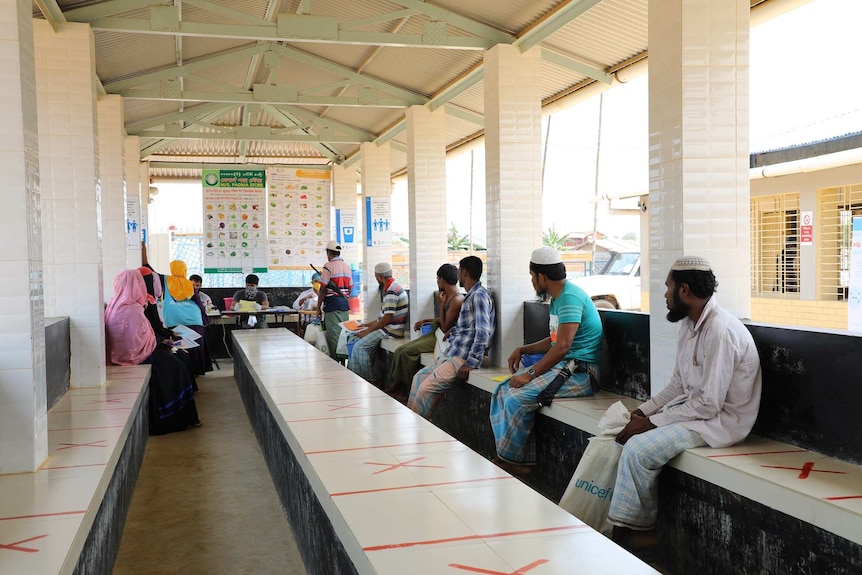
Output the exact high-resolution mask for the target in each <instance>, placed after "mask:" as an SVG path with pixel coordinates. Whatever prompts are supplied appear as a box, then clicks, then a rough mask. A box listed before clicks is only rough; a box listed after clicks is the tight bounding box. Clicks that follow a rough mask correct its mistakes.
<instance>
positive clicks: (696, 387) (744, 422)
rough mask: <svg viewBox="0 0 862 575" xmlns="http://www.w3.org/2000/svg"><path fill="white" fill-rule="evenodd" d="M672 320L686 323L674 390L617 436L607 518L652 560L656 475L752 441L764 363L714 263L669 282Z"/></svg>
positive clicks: (689, 262)
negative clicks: (696, 456) (720, 294)
mask: <svg viewBox="0 0 862 575" xmlns="http://www.w3.org/2000/svg"><path fill="white" fill-rule="evenodd" d="M665 285H666V286H667V290H666V291H665V294H664V298H665V302H666V303H667V309H668V313H667V319H668V321H671V322H680V328H679V339H678V341H677V354H676V365H675V366H674V370H673V375H672V376H671V379H670V383H668V385H667V387H665V388H664V389H663V390H662V391H661V392H659V394H658V395H656V396H655V397H653V398H652V399H650V400H649V401H647V402H646V403H644V404H643V405H641V406H640V407H639V408H637V409H635V410H634V411H632V414H631V421H630V422H629V424H628V425H627V426H626V427H625V428H624V429H623V430H622V431H621V432H620V433H619V435H617V443H621V444H623V446H624V447H623V451H622V455H621V456H620V462H619V467H618V468H617V481H616V485H615V486H614V493H613V496H612V498H611V508H610V512H609V514H608V518H609V519H610V521H611V523H613V524H614V531H613V538H614V541H616V542H617V543H619V544H620V545H622V546H623V547H625V548H627V549H628V550H629V551H632V552H633V553H635V554H638V555H640V556H642V557H643V558H645V559H649V557H648V555H649V554H650V552H651V550H653V549H655V546H656V544H657V543H658V538H657V535H656V532H655V522H656V515H657V513H658V502H657V500H656V495H657V491H658V474H659V472H660V471H661V469H662V467H664V466H665V464H666V463H667V462H668V461H670V460H671V459H673V458H674V457H676V456H677V455H679V454H680V453H682V452H683V451H685V450H686V449H690V448H693V447H702V446H704V445H709V446H710V447H727V446H730V445H734V444H735V443H739V442H740V441H742V440H743V439H745V438H746V436H748V434H749V432H750V431H751V428H752V427H754V422H755V420H756V419H757V412H758V410H759V408H760V389H761V376H760V356H759V355H758V353H757V348H756V347H755V345H754V339H753V338H752V337H751V334H750V333H749V331H748V329H746V327H745V326H744V325H743V324H742V322H741V321H739V320H738V319H737V318H736V317H734V316H733V315H732V314H731V313H730V312H728V311H726V310H724V309H722V308H721V307H719V305H718V302H717V301H716V298H715V296H714V295H713V294H714V293H715V291H716V288H717V287H718V282H717V281H716V279H715V275H714V274H713V273H712V269H711V268H710V265H709V262H708V261H706V260H705V259H704V258H701V257H697V256H685V257H682V258H680V259H678V260H676V262H674V264H673V265H672V266H671V268H670V272H669V273H668V275H667V279H666V280H665Z"/></svg>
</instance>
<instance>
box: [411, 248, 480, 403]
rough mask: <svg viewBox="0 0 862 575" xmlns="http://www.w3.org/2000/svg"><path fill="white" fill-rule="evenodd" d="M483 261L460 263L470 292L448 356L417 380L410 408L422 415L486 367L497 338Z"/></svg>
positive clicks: (469, 259) (461, 277)
mask: <svg viewBox="0 0 862 575" xmlns="http://www.w3.org/2000/svg"><path fill="white" fill-rule="evenodd" d="M481 277H482V260H480V259H479V258H477V257H476V256H468V257H466V258H464V259H462V260H461V261H460V262H459V267H458V282H459V283H460V285H461V287H463V288H464V289H466V290H467V296H466V297H465V298H464V303H462V304H461V313H460V315H459V316H458V323H456V324H455V327H454V328H452V333H450V334H449V338H448V343H449V346H448V347H447V348H446V351H445V353H443V354H442V355H441V356H439V357H438V358H437V359H436V360H435V361H434V363H433V364H432V365H431V366H429V367H426V368H424V369H421V370H419V372H418V373H417V374H416V375H415V376H414V377H413V385H412V386H411V388H410V399H408V401H407V407H409V408H410V409H412V410H413V411H415V412H416V413H418V414H420V415H422V416H423V417H426V418H429V417H431V413H432V412H433V411H434V408H436V407H437V404H438V403H439V402H440V399H442V397H443V394H444V393H446V390H448V389H449V388H450V387H452V384H454V383H455V381H456V380H461V381H467V378H468V377H469V376H470V371H471V370H473V369H476V368H477V367H479V366H480V365H482V359H483V358H484V357H485V350H487V349H488V346H489V345H491V337H493V335H494V326H495V315H494V302H493V300H492V299H491V295H490V294H489V293H488V290H486V289H485V286H483V285H482V282H480V281H479V278H481Z"/></svg>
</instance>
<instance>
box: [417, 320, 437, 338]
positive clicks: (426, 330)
mask: <svg viewBox="0 0 862 575" xmlns="http://www.w3.org/2000/svg"><path fill="white" fill-rule="evenodd" d="M433 328H434V324H433V323H423V324H422V326H421V327H420V328H419V330H420V333H421V334H422V335H428V334H429V333H431V330H432V329H433Z"/></svg>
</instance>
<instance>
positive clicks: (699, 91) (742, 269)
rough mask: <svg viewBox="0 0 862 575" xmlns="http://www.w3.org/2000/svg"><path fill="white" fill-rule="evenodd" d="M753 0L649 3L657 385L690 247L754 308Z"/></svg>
mask: <svg viewBox="0 0 862 575" xmlns="http://www.w3.org/2000/svg"><path fill="white" fill-rule="evenodd" d="M749 13H750V3H749V2H748V0H733V1H728V2H706V3H704V2H702V1H701V0H676V1H675V2H665V1H664V0H651V1H650V3H649V47H650V58H649V59H650V73H649V149H650V202H649V212H648V213H649V222H650V235H649V244H650V245H649V253H650V258H649V265H650V315H651V317H650V342H651V343H650V365H651V368H650V372H651V386H652V393H653V394H655V393H657V392H658V391H659V390H661V389H662V388H663V387H664V386H665V385H666V384H667V382H668V380H669V379H670V375H671V372H672V369H673V365H674V359H675V357H676V334H677V333H678V331H677V330H678V326H675V325H672V324H670V323H669V322H668V321H666V319H665V314H666V313H667V309H666V305H665V301H664V292H665V286H664V282H665V279H666V278H667V273H668V270H669V269H670V266H671V264H672V263H673V261H674V260H675V259H676V258H678V257H679V256H682V255H684V254H685V255H700V256H703V257H706V258H707V259H708V260H709V261H710V262H711V263H712V267H713V271H714V272H715V275H716V277H717V279H718V282H719V292H718V301H719V303H720V304H721V305H722V306H723V307H725V308H726V309H728V310H729V311H731V312H732V313H733V314H735V315H737V316H739V317H750V315H751V285H750V283H751V282H750V274H751V272H750V267H749V265H750V263H749V261H750V257H751V256H750V246H749V238H750V230H749V210H750V207H749V195H750V194H749V174H748V162H749V159H748V152H749V150H748V74H749V71H748V54H749V50H748V41H749V28H750V22H749Z"/></svg>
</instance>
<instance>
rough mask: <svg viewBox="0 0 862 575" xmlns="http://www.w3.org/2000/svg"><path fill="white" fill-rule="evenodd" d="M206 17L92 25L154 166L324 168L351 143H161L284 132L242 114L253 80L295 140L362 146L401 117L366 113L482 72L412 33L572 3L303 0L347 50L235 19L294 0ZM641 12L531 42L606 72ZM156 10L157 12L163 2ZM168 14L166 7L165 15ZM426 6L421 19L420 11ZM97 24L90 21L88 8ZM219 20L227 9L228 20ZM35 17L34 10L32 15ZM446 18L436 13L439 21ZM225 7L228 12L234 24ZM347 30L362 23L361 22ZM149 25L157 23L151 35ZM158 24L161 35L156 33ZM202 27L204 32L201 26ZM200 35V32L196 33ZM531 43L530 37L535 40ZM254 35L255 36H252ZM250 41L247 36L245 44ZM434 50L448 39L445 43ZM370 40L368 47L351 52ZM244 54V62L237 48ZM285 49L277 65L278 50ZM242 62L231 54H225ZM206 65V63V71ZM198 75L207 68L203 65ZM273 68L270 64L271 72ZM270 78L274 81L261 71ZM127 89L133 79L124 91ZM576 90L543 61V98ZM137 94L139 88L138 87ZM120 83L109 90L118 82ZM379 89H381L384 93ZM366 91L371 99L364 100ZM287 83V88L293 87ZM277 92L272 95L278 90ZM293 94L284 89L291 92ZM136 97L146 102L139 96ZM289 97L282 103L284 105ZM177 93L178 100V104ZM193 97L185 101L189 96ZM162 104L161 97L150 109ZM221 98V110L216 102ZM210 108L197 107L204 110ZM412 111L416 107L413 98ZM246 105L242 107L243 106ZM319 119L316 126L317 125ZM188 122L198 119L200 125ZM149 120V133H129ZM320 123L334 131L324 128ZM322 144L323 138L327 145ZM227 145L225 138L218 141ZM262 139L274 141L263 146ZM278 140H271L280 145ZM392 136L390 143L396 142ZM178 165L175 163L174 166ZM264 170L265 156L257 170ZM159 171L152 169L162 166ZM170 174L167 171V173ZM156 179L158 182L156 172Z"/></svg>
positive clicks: (537, 13) (551, 14)
mask: <svg viewBox="0 0 862 575" xmlns="http://www.w3.org/2000/svg"><path fill="white" fill-rule="evenodd" d="M213 1H214V6H215V7H214V9H210V10H208V9H204V8H201V7H200V6H197V5H195V6H193V5H191V4H185V3H181V4H180V5H181V21H182V23H183V25H190V24H194V25H196V26H203V27H205V28H204V34H205V35H203V36H183V37H182V41H181V42H177V41H176V37H175V36H173V35H164V34H142V33H130V32H129V31H123V30H117V29H115V28H111V26H110V25H106V24H104V23H103V24H101V25H100V27H97V28H96V29H95V32H94V34H95V39H96V73H97V74H98V76H99V78H100V79H101V80H102V82H103V84H104V85H105V87H106V90H107V91H108V92H109V93H113V92H116V91H117V90H120V88H115V87H113V86H112V85H111V84H112V83H116V82H117V81H120V80H123V81H126V82H125V85H123V87H122V90H123V93H124V94H125V95H126V99H125V115H126V117H125V120H126V126H127V129H129V131H130V133H139V134H141V135H142V138H141V145H142V147H143V148H145V149H146V148H148V147H149V146H151V145H152V144H154V143H156V142H160V141H161V140H160V139H159V138H153V137H148V136H147V135H146V134H148V133H149V134H156V135H159V134H161V135H160V138H168V139H167V140H164V142H163V143H162V144H165V145H162V144H159V146H156V147H154V148H151V149H152V150H153V153H152V154H151V155H150V156H149V157H148V158H147V159H149V160H153V161H179V159H182V158H200V161H201V162H206V161H214V162H220V163H225V162H228V161H230V159H231V158H233V161H235V162H238V161H240V159H241V158H240V150H241V149H242V150H244V151H245V159H246V161H252V158H253V157H260V158H285V159H287V158H290V159H292V160H295V159H297V158H301V159H308V158H316V160H317V161H329V158H328V157H327V156H326V155H325V154H324V153H322V152H326V153H328V154H330V155H331V154H332V152H328V151H327V150H334V151H335V153H336V154H337V156H335V157H336V158H339V159H340V157H347V156H350V155H352V154H355V153H357V151H358V150H359V145H358V144H357V143H352V142H348V143H345V142H341V143H339V142H327V144H326V147H325V148H324V147H322V146H315V145H312V144H310V143H308V142H288V141H280V140H275V139H270V140H268V139H261V140H250V141H248V142H247V143H246V144H245V145H243V146H241V145H240V143H239V141H237V140H234V139H218V140H212V139H171V137H173V136H176V134H177V132H176V129H177V127H178V126H177V124H179V127H180V128H184V129H185V131H186V132H189V131H208V130H207V129H206V128H204V127H202V126H200V124H206V123H209V124H217V125H220V126H240V125H242V120H243V117H244V116H248V120H249V121H248V125H249V126H251V127H254V126H259V127H262V128H263V129H264V132H265V131H266V128H268V127H269V128H275V129H281V128H283V127H284V123H286V121H285V120H283V117H282V116H280V115H274V114H273V113H270V110H269V109H267V108H265V107H261V106H256V105H255V106H253V107H252V108H250V109H251V111H252V113H251V114H246V113H245V107H246V105H247V104H255V103H256V101H255V100H254V99H253V97H252V92H251V90H250V89H249V88H250V86H251V85H253V84H271V85H274V88H271V89H270V90H269V91H270V93H269V94H266V88H265V87H260V88H258V90H257V93H258V97H264V98H266V99H267V101H276V100H277V101H280V102H281V104H279V106H278V107H279V108H280V109H282V110H283V111H284V112H286V113H290V114H293V115H294V116H295V117H296V118H297V119H298V120H299V121H301V122H302V123H303V124H305V125H307V126H308V130H307V131H297V132H296V134H298V135H302V136H304V137H306V136H307V135H308V134H309V133H310V134H320V135H321V137H322V138H324V139H326V138H327V137H344V136H345V135H346V134H349V135H347V136H346V137H347V138H348V139H355V138H356V133H357V131H356V130H348V129H346V128H350V127H353V128H356V129H357V130H358V131H359V133H361V134H363V133H364V134H367V136H366V138H367V139H368V140H370V139H373V138H374V137H377V136H379V135H381V134H383V133H384V132H385V131H386V130H388V129H389V128H391V127H392V126H393V125H396V124H397V123H399V122H400V121H402V119H403V118H404V114H405V109H404V108H403V107H401V108H386V107H380V106H377V105H375V104H374V97H375V96H376V97H377V98H378V99H398V98H403V97H408V96H410V97H412V98H415V97H417V96H418V97H421V98H429V97H432V96H435V95H437V94H439V93H440V91H441V90H443V89H444V88H446V87H447V86H449V85H452V84H453V83H455V82H456V81H457V80H458V79H459V78H462V77H463V76H464V75H465V74H467V73H468V72H469V71H470V70H471V69H472V68H473V67H475V66H477V65H481V61H482V56H483V50H482V49H447V48H443V47H438V46H435V47H417V46H409V44H410V42H411V41H413V40H412V39H411V38H415V37H421V36H422V34H423V33H428V34H430V35H433V34H434V32H435V29H436V27H439V25H440V24H439V22H444V23H445V24H444V25H445V32H446V34H448V36H449V38H456V39H462V40H463V39H465V38H475V37H477V34H478V33H479V32H478V31H482V33H483V34H495V35H496V36H497V37H499V36H500V33H504V34H508V35H509V36H510V37H511V36H518V37H520V36H523V35H525V34H526V35H528V36H529V35H532V34H534V33H536V30H539V31H541V30H542V26H543V25H544V24H545V23H546V22H547V21H549V20H554V19H555V18H557V17H561V18H571V17H569V16H560V14H564V13H565V9H566V8H569V7H573V6H574V4H572V2H575V4H576V3H577V0H506V1H505V2H501V1H499V0H471V1H470V2H463V1H461V0H426V1H425V3H424V4H422V5H420V6H419V7H418V8H417V9H416V10H414V11H412V12H409V13H408V12H404V8H403V6H402V5H400V4H397V3H396V2H394V1H390V0H363V1H362V2H345V1H343V0H314V1H313V2H311V3H310V6H311V15H313V16H319V17H331V18H335V19H337V21H338V22H339V23H340V29H341V31H342V33H347V32H351V33H357V34H360V35H361V34H362V33H364V34H366V36H365V37H362V38H360V40H357V41H356V42H359V43H344V42H320V41H300V40H299V39H297V40H296V41H290V42H280V43H270V41H269V40H265V39H263V36H264V35H265V34H267V33H269V32H268V31H267V30H264V29H263V28H262V27H261V28H258V29H255V24H254V22H252V21H251V20H250V19H249V18H241V17H239V16H237V15H235V14H236V13H241V14H245V15H247V16H250V17H254V18H263V17H265V16H266V15H267V13H268V12H269V13H270V18H271V20H272V21H274V19H275V14H274V12H275V10H274V9H273V8H277V10H279V11H280V12H281V13H282V14H296V13H297V10H298V9H299V7H300V4H301V3H300V0H281V1H279V0H213ZM647 3H648V0H602V1H601V2H598V3H597V4H596V5H595V6H594V7H592V8H590V9H589V10H587V11H586V12H584V13H583V14H580V15H579V16H577V17H576V18H574V20H572V21H570V22H568V23H566V22H563V24H564V25H563V26H562V27H561V28H560V29H559V30H556V31H555V32H553V33H552V34H550V35H549V36H548V37H547V38H544V39H543V40H542V43H541V44H540V46H542V47H546V48H549V49H552V50H553V51H554V52H555V53H556V54H559V55H563V56H566V57H569V58H571V59H572V60H573V61H576V62H581V63H587V64H593V65H595V67H596V68H597V69H599V70H607V69H608V68H610V67H612V66H614V65H616V64H618V63H619V62H621V61H624V60H626V59H628V58H631V57H632V56H635V55H637V54H640V53H642V52H644V51H645V50H646V47H647V46H646V43H647V20H646V15H647ZM59 5H60V7H61V8H62V9H63V10H64V12H66V13H68V14H70V15H71V17H73V18H74V17H75V15H76V14H77V15H78V16H77V17H79V18H81V17H82V16H81V12H77V13H75V12H71V10H72V9H73V8H76V7H84V6H86V7H88V8H87V10H89V11H90V14H89V18H95V17H96V16H102V17H111V18H116V17H122V18H131V19H135V20H141V21H143V22H146V21H147V20H148V19H149V18H150V9H149V7H146V8H138V9H135V10H131V11H127V12H125V13H122V12H121V13H111V10H112V9H114V10H116V8H112V7H115V6H120V7H121V8H122V7H123V6H128V5H129V4H128V3H125V4H124V3H116V2H111V1H109V0H98V1H89V0H88V1H86V2H79V1H75V2H63V1H60V3H59ZM160 6H162V5H160ZM166 8H169V6H168V5H164V6H163V9H166ZM422 8H425V9H426V11H427V12H429V13H420V11H421V10H422ZM100 9H101V12H102V13H101V14H98V15H94V14H93V13H92V11H93V10H100ZM225 9H226V10H227V11H226V10H225ZM34 10H36V8H35V7H34ZM441 10H442V11H449V12H450V14H448V15H447V14H443V15H440V14H438V13H437V12H438V11H441ZM230 11H233V13H235V14H234V15H232V14H231V12H230ZM357 21H364V22H359V23H358V24H357ZM237 24H240V25H242V28H241V30H242V31H243V32H242V33H241V35H242V36H244V37H238V36H234V37H219V36H226V35H230V34H231V33H232V31H236V30H238V29H239V28H237V27H235V26H234V27H233V28H231V25H237ZM159 27H160V26H154V28H155V29H156V31H158V28H159ZM161 27H163V26H161ZM206 27H209V28H206ZM206 33H210V34H211V35H210V36H207V35H206ZM540 33H541V32H540ZM392 34H401V35H405V34H409V35H412V36H411V37H410V38H408V37H406V36H400V38H404V40H403V41H402V42H401V44H402V45H384V46H381V45H380V44H381V43H384V44H385V43H386V42H388V41H389V40H391V38H393V37H395V38H399V37H398V36H392ZM256 35H257V36H258V38H257V39H256V38H254V37H253V36H256ZM248 36H252V37H248ZM444 40H445V38H444ZM361 41H368V42H369V43H362V42H361ZM258 44H261V45H262V46H263V48H261V49H260V50H259V52H262V51H263V50H264V49H265V48H266V46H269V47H270V49H271V50H272V52H271V53H269V55H267V56H264V55H263V54H262V53H259V54H258V55H257V56H254V55H253V54H252V53H251V52H252V51H254V50H256V48H255V46H257V45H258ZM239 51H241V52H239ZM284 51H286V52H287V53H286V54H284V55H283V57H280V58H279V57H278V55H277V54H278V53H280V52H284ZM237 53H242V54H243V56H242V57H240V58H234V55H235V54H237ZM178 59H179V60H181V62H182V63H183V64H184V65H185V66H186V67H189V66H194V67H195V68H196V69H195V70H193V71H188V70H187V69H183V70H176V74H172V72H173V71H174V70H175V69H176V66H177V62H178ZM207 62H213V63H214V64H213V65H210V66H208V67H206V66H205V63H207ZM201 66H205V67H201ZM270 66H272V67H270ZM270 72H272V73H271V74H270ZM178 75H182V76H184V79H183V81H182V84H181V86H182V89H183V90H184V92H183V93H182V94H180V93H179V86H178V85H176V84H172V83H171V82H170V80H172V79H173V78H175V77H176V76H178ZM135 80H137V82H135ZM583 83H585V76H583V75H582V74H580V73H577V72H574V71H572V70H571V69H568V68H565V67H560V66H558V65H555V64H549V63H547V62H543V65H542V85H541V88H542V95H543V98H548V97H550V96H552V95H554V94H558V93H563V92H566V91H568V90H572V89H573V88H574V87H576V86H579V85H581V84H583ZM135 84H137V85H135ZM117 85H120V84H117ZM387 85H389V86H391V87H387ZM368 86H371V87H373V88H374V90H368V89H367V87H368ZM291 87H292V88H291ZM278 88H281V90H280V91H279V90H278ZM294 88H295V90H296V92H295V93H293V92H292V91H291V90H292V89H294ZM141 90H146V91H147V93H146V94H142V93H141V92H140V91H141ZM135 91H139V92H137V95H139V96H145V97H147V98H156V99H155V100H151V99H134V98H132V96H133V95H135ZM291 94H293V95H291ZM180 96H182V97H183V98H184V99H185V101H183V102H180V101H178V100H177V98H178V97H180ZM192 97H194V98H192ZM339 97H341V98H357V99H359V100H361V101H363V102H365V103H364V104H362V105H358V106H357V105H332V104H335V103H341V104H345V103H347V102H344V101H340V102H337V101H333V100H326V99H325V98H339ZM160 98H165V99H160ZM225 98H227V99H229V100H233V101H234V103H230V102H223V101H222V102H218V100H224V99H225ZM213 100H214V101H216V103H214V104H212V105H208V104H207V102H208V101H213ZM420 101H422V100H420ZM243 102H246V103H245V104H244V103H243ZM451 103H452V105H454V106H456V107H457V108H458V109H460V110H462V111H467V112H471V113H473V114H477V115H479V116H481V114H482V113H483V109H484V101H483V82H482V81H479V82H478V83H476V84H475V85H472V86H470V87H468V88H466V89H464V90H463V91H461V92H460V93H458V92H455V93H454V97H453V98H452V99H451ZM321 115H322V116H323V118H322V119H321V118H320V116H321ZM196 116H203V119H200V118H198V117H196ZM164 118H167V121H168V122H170V124H171V125H169V126H165V125H155V122H147V120H151V119H159V121H162V122H163V123H164ZM144 122H147V124H146V125H147V128H146V131H143V132H142V131H141V129H140V128H138V127H136V126H140V125H142V124H143V123H144ZM325 125H330V126H331V128H332V129H331V130H326V131H321V130H322V127H323V126H325ZM481 130H482V127H481V126H480V125H477V124H475V123H473V122H470V121H467V120H465V119H463V118H458V117H455V116H452V115H447V139H448V141H449V144H450V145H451V144H452V143H454V142H460V141H463V140H464V139H466V138H471V137H473V136H474V135H475V134H476V133H477V132H481ZM327 134H332V136H327ZM228 137H230V136H226V138H228ZM270 137H273V138H274V136H270ZM279 137H281V136H279ZM404 138H405V135H404V134H403V133H402V134H400V135H399V136H398V137H396V138H395V139H394V141H395V142H400V143H402V144H403V142H404ZM183 161H185V160H183ZM267 161H269V160H267ZM405 163H406V155H405V154H404V153H403V151H402V148H399V147H398V146H396V147H393V151H392V166H393V172H396V171H399V170H401V169H403V168H404V166H405ZM160 169H161V168H160ZM165 170H167V169H165ZM164 173H166V174H167V173H168V172H167V171H165V172H164Z"/></svg>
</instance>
